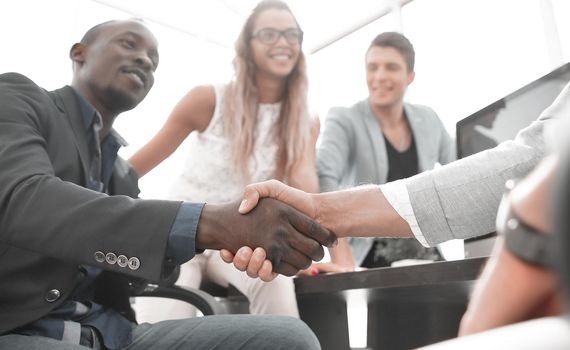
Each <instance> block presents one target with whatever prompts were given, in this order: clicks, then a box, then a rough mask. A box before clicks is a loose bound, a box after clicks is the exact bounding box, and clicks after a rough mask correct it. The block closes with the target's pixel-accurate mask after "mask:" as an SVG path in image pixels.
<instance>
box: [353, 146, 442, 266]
mask: <svg viewBox="0 0 570 350" xmlns="http://www.w3.org/2000/svg"><path fill="white" fill-rule="evenodd" d="M384 141H385V143H386V151H387V154H388V167H389V168H388V182H390V181H395V180H399V179H405V178H407V177H410V176H414V175H416V174H417V173H418V172H419V170H418V152H417V149H416V143H415V141H414V135H412V142H411V143H410V147H408V149H407V150H405V151H404V152H398V151H397V150H396V149H395V148H394V146H392V144H391V143H390V141H388V139H387V138H386V135H384ZM402 259H429V260H440V259H441V255H440V254H439V253H438V251H437V249H436V248H425V247H423V246H422V245H421V244H420V242H418V241H417V240H416V239H413V238H401V239H397V238H376V240H375V241H374V244H373V245H372V247H371V248H370V251H369V252H368V254H367V255H366V258H365V259H364V261H363V262H362V264H360V266H362V267H368V268H372V267H384V266H390V264H391V263H392V262H394V261H397V260H402Z"/></svg>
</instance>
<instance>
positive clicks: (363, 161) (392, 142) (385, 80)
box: [317, 32, 455, 267]
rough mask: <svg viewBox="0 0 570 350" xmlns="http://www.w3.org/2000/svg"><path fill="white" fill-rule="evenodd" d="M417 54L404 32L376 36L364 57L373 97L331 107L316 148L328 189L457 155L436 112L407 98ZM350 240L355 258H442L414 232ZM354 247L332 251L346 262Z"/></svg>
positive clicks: (398, 175) (378, 180)
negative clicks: (416, 238) (403, 236)
mask: <svg viewBox="0 0 570 350" xmlns="http://www.w3.org/2000/svg"><path fill="white" fill-rule="evenodd" d="M414 60H415V53H414V48H413V46H412V44H411V43H410V42H409V40H408V39H407V38H406V37H404V36H403V35H402V34H399V33H395V32H386V33H382V34H380V35H378V36H377V37H376V38H375V39H374V40H373V41H372V43H371V44H370V46H369V48H368V50H367V52H366V61H365V62H366V81H367V85H368V92H369V96H368V98H367V99H365V100H363V101H360V102H358V103H356V104H354V105H353V106H352V107H349V108H345V107H335V108H332V109H331V110H330V112H329V114H328V115H327V118H326V121H325V127H324V132H323V135H322V138H321V144H320V147H319V149H318V156H317V167H318V174H319V182H320V188H321V192H329V191H335V190H338V189H339V188H346V187H353V186H355V185H360V184H368V183H373V184H383V183H386V182H389V181H394V180H398V179H402V178H407V177H410V176H413V175H416V174H418V173H420V172H422V171H425V170H430V169H433V167H434V165H435V164H436V163H440V164H447V163H449V162H451V161H452V160H454V159H455V148H454V142H453V140H452V138H451V137H450V136H449V134H448V133H447V131H446V130H445V128H444V126H443V124H442V122H441V120H440V119H439V118H438V116H437V114H436V113H435V112H434V111H433V110H432V109H431V108H429V107H426V106H420V105H413V104H410V103H405V102H404V94H405V92H406V89H407V87H408V86H409V85H410V84H411V83H412V82H413V81H414V78H415V73H414ZM375 242H376V243H375ZM351 246H352V252H353V254H354V258H355V260H356V264H357V265H361V264H363V263H364V266H366V267H373V266H383V265H387V264H389V263H390V262H392V261H394V260H399V259H403V258H428V259H437V258H439V255H438V253H437V251H436V250H435V249H433V248H432V249H425V248H423V247H422V246H421V245H420V244H419V243H418V242H417V241H414V240H405V239H401V240H385V239H376V240H375V239H373V238H368V239H360V238H355V239H352V240H351ZM373 246H374V247H376V249H374V250H372V251H371V248H372V247H373ZM369 252H370V255H368V256H367V254H368V253H369ZM349 254H350V250H347V249H346V248H343V247H342V245H341V246H340V247H339V248H335V249H334V250H333V251H331V256H332V260H333V262H336V263H340V264H342V265H347V260H348V261H350V259H346V255H349Z"/></svg>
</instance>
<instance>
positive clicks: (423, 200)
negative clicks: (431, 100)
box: [406, 84, 570, 245]
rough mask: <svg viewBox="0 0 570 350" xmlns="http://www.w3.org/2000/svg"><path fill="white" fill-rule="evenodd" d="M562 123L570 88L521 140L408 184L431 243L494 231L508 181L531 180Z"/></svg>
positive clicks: (569, 112)
mask: <svg viewBox="0 0 570 350" xmlns="http://www.w3.org/2000/svg"><path fill="white" fill-rule="evenodd" d="M560 118H566V120H568V119H569V118H570V84H569V85H566V87H565V88H564V90H562V92H561V93H560V95H559V96H558V97H557V98H556V100H555V101H554V103H553V104H552V105H551V106H550V107H548V108H547V109H546V110H544V112H542V114H541V115H540V117H539V118H538V120H536V121H535V122H533V123H532V124H531V125H530V126H528V127H527V128H525V129H523V130H522V131H521V132H519V134H518V135H517V137H516V138H515V140H513V141H506V142H503V143H501V144H500V145H498V146H497V147H495V148H493V149H490V150H488V151H484V152H481V153H477V154H474V155H472V156H470V157H467V158H463V159H461V160H458V161H456V162H453V163H452V164H450V165H448V166H445V167H441V168H438V169H436V170H433V171H427V172H424V173H422V174H419V175H416V176H413V177H411V178H409V179H407V180H406V187H407V189H408V193H409V195H410V201H411V204H412V208H413V209H414V213H415V215H416V219H417V221H418V224H419V226H420V229H421V230H422V233H423V235H424V236H425V238H426V240H427V242H428V243H429V244H430V245H435V244H438V243H441V242H444V241H447V240H450V239H456V238H459V239H465V238H470V237H475V236H479V235H482V234H486V233H489V232H492V231H494V230H495V219H496V216H497V209H498V206H499V202H500V200H501V196H502V193H503V190H504V184H505V182H506V181H507V180H508V179H511V178H521V177H524V176H526V174H528V173H529V172H530V171H531V170H532V169H533V168H534V167H535V166H536V165H537V163H538V162H539V161H540V160H541V159H542V158H543V157H544V155H545V154H546V152H547V147H546V145H545V135H544V129H545V128H546V127H547V126H548V125H552V124H555V121H556V120H557V119H560Z"/></svg>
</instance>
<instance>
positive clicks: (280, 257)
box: [196, 198, 336, 276]
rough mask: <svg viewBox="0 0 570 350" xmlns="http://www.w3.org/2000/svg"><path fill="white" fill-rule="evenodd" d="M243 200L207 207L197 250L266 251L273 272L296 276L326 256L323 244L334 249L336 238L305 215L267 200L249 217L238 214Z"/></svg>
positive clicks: (200, 226)
mask: <svg viewBox="0 0 570 350" xmlns="http://www.w3.org/2000/svg"><path fill="white" fill-rule="evenodd" d="M238 206H239V201H236V202H232V203H228V204H207V205H206V206H205V207H204V209H203V210H202V215H201V216H200V222H199V224H198V232H197V234H196V248H197V249H218V250H219V249H222V248H223V249H227V250H229V251H230V252H232V253H234V254H235V253H236V252H237V250H238V249H239V248H241V247H243V246H248V247H251V248H252V249H255V248H257V247H261V248H263V249H264V250H265V251H266V252H267V258H268V259H269V260H271V262H272V264H273V270H274V271H275V272H278V273H281V274H283V275H286V276H293V275H295V274H296V273H297V272H298V271H299V270H302V269H306V268H307V267H309V266H310V264H311V261H312V260H315V261H318V260H321V259H322V258H323V256H324V250H323V247H322V246H323V245H325V246H331V245H333V244H334V242H335V241H336V236H335V235H334V234H333V233H332V232H331V231H329V230H327V229H325V228H324V227H322V226H320V225H319V224H318V223H316V222H315V221H314V220H313V219H311V218H309V217H308V216H306V215H305V214H303V213H301V212H299V211H297V210H296V209H293V208H291V207H289V206H288V205H286V204H284V203H282V202H280V201H277V200H275V199H271V198H264V199H262V200H260V201H259V204H258V205H257V206H256V207H255V209H254V210H252V211H251V212H250V213H249V214H247V215H242V214H240V213H239V212H238Z"/></svg>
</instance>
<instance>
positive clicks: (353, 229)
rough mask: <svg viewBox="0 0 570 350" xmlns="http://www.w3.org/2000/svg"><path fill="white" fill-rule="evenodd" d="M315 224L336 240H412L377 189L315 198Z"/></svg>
mask: <svg viewBox="0 0 570 350" xmlns="http://www.w3.org/2000/svg"><path fill="white" fill-rule="evenodd" d="M314 200H315V208H316V217H315V218H316V220H317V221H318V222H319V223H321V224H322V225H323V226H325V227H327V228H329V229H331V230H332V231H333V232H335V234H336V235H337V236H338V237H347V236H352V237H376V236H382V237H413V235H412V232H411V230H410V227H409V225H408V224H407V223H406V221H405V220H404V219H403V218H402V217H401V216H400V215H398V213H397V212H396V211H395V210H394V208H392V206H391V205H390V203H388V201H387V200H386V198H385V197H384V195H383V194H382V191H380V189H379V187H378V186H376V185H370V186H361V187H356V188H353V189H350V190H345V191H337V192H328V193H321V194H316V195H314Z"/></svg>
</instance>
